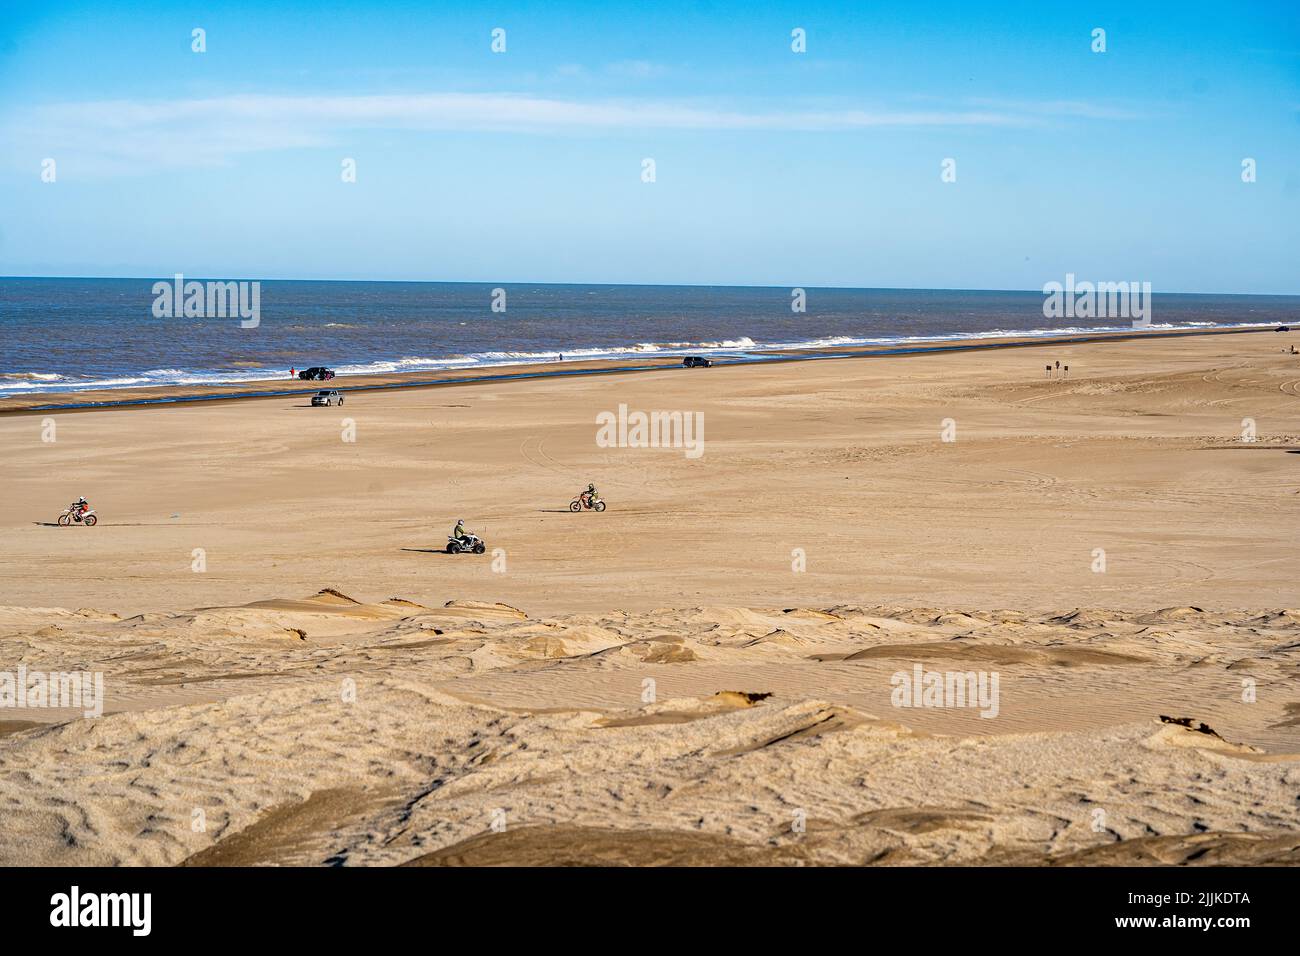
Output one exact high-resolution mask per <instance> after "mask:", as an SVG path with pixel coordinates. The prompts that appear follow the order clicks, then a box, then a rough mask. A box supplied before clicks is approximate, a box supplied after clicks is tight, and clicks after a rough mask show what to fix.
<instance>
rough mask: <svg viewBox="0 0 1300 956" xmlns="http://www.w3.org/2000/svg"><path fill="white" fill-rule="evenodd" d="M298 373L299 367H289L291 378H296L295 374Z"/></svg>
mask: <svg viewBox="0 0 1300 956" xmlns="http://www.w3.org/2000/svg"><path fill="white" fill-rule="evenodd" d="M297 374H298V370H297V369H293V368H291V369H289V377H290V378H294V377H295V376H297Z"/></svg>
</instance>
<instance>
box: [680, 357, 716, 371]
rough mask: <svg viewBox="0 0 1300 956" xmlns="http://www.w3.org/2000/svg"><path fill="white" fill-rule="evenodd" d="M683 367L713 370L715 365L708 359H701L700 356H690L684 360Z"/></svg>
mask: <svg viewBox="0 0 1300 956" xmlns="http://www.w3.org/2000/svg"><path fill="white" fill-rule="evenodd" d="M682 365H683V366H684V367H686V368H712V367H713V363H712V362H710V361H709V360H708V359H706V358H700V356H698V355H688V356H686V358H684V359H682Z"/></svg>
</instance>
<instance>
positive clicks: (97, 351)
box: [0, 277, 1300, 396]
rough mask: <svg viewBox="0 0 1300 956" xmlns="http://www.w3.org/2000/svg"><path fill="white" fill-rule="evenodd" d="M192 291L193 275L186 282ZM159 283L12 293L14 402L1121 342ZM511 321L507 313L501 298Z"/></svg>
mask: <svg viewBox="0 0 1300 956" xmlns="http://www.w3.org/2000/svg"><path fill="white" fill-rule="evenodd" d="M186 278H187V280H188V279H190V278H192V277H186ZM160 279H162V280H170V277H157V278H151V279H37V278H0V396H7V395H16V394H23V393H34V392H35V393H47V392H49V393H52V392H60V391H68V390H72V389H112V388H125V387H130V386H140V385H168V384H193V383H202V384H230V385H232V386H234V385H238V384H239V383H242V382H249V381H256V380H264V379H279V378H284V379H286V380H287V378H288V373H289V369H290V368H291V367H295V368H298V369H301V368H304V367H307V366H310V365H326V366H329V367H331V368H333V369H335V370H336V371H337V372H338V373H339V375H340V376H346V375H350V374H363V373H377V372H398V371H435V370H439V369H449V368H466V367H497V366H508V365H517V364H522V363H526V362H530V361H537V360H545V359H554V358H556V357H558V355H559V354H560V353H563V354H564V356H565V357H566V358H620V357H622V358H633V359H634V358H636V357H638V356H641V357H644V356H648V355H680V354H693V353H711V354H714V355H719V356H725V355H727V354H745V355H762V354H763V353H764V352H771V351H772V350H774V349H779V348H788V347H792V346H793V347H819V346H835V345H856V344H861V345H874V344H891V343H911V342H925V341H932V340H935V339H942V338H954V337H955V338H982V337H990V336H994V335H1002V334H1007V333H1017V334H1029V335H1051V334H1059V333H1061V332H1066V331H1103V330H1120V329H1127V328H1130V327H1131V323H1130V322H1129V320H1127V319H1076V318H1062V319H1047V318H1044V315H1043V295H1042V294H1041V293H1039V292H972V291H943V290H925V289H816V288H809V289H807V290H806V295H807V302H806V311H805V312H802V313H796V312H793V311H792V309H791V290H790V289H788V288H750V287H727V286H716V287H705V286H626V285H623V286H604V285H528V284H519V285H500V286H495V285H492V284H479V283H432V282H429V283H426V282H318V281H280V280H275V281H267V280H264V281H262V282H261V288H260V322H259V324H258V325H257V327H256V328H242V327H241V325H240V322H239V320H238V318H237V317H235V318H158V317H155V315H154V311H153V306H154V301H155V295H154V292H153V286H154V283H155V282H156V281H159V280H160ZM494 288H503V289H504V290H505V311H504V312H494V311H492V302H493V290H494ZM1151 320H1152V327H1153V328H1210V327H1216V326H1235V325H1255V324H1273V323H1279V324H1280V323H1286V324H1300V296H1214V295H1180V294H1160V293H1156V294H1155V295H1154V296H1153V309H1152V317H1151Z"/></svg>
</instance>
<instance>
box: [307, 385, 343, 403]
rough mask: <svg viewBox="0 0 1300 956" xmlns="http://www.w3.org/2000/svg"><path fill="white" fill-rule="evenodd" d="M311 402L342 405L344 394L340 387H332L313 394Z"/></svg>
mask: <svg viewBox="0 0 1300 956" xmlns="http://www.w3.org/2000/svg"><path fill="white" fill-rule="evenodd" d="M311 403H312V404H313V405H342V404H343V396H342V395H340V394H339V391H338V389H335V388H330V389H326V390H324V391H321V392H317V393H316V394H315V395H313V396H312V397H311Z"/></svg>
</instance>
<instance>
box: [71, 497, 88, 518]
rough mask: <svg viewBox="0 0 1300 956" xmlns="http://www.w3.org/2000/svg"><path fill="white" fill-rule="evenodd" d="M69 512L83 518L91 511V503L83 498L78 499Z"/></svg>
mask: <svg viewBox="0 0 1300 956" xmlns="http://www.w3.org/2000/svg"><path fill="white" fill-rule="evenodd" d="M68 510H69V511H71V512H72V513H73V514H74V515H75V516H77V517H81V516H82V515H84V514H85V513H86V512H87V511H89V510H90V502H89V501H87V500H86V499H85V497H84V496H83V497H81V498H78V499H77V500H76V501H74V502H73V503H72V507H70V508H69V509H68Z"/></svg>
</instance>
